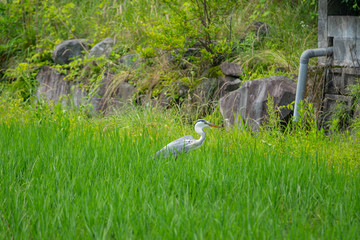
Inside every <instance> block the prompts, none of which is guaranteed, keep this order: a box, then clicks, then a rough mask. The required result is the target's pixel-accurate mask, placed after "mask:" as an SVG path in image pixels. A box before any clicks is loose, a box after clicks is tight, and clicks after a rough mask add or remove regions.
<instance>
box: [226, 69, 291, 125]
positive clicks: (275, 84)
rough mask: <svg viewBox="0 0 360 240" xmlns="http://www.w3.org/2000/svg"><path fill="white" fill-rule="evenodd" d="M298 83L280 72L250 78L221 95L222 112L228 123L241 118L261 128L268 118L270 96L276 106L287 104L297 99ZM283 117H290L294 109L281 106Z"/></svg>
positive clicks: (239, 122)
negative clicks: (254, 78) (274, 74)
mask: <svg viewBox="0 0 360 240" xmlns="http://www.w3.org/2000/svg"><path fill="white" fill-rule="evenodd" d="M295 94H296V83H295V82H294V81H292V80H290V79H289V78H287V77H284V76H276V77H269V78H263V79H258V80H254V81H246V82H244V83H243V84H242V86H241V87H240V88H239V89H238V90H235V91H233V92H230V93H229V94H227V95H225V96H224V97H222V98H221V99H220V101H219V102H220V112H221V114H222V116H223V118H224V120H225V122H226V124H227V125H228V126H233V125H234V124H235V122H237V123H238V124H241V120H240V118H242V121H243V122H244V123H246V124H249V125H250V127H251V129H252V130H258V129H259V127H260V125H261V124H263V123H264V122H265V121H266V117H267V116H268V114H267V102H268V97H271V98H272V99H273V101H274V105H275V107H281V106H286V105H288V104H290V103H292V102H293V101H294V100H295ZM279 115H280V116H279V117H280V119H282V120H285V119H287V118H289V117H290V116H291V115H292V111H291V110H290V109H288V108H281V109H280V113H279Z"/></svg>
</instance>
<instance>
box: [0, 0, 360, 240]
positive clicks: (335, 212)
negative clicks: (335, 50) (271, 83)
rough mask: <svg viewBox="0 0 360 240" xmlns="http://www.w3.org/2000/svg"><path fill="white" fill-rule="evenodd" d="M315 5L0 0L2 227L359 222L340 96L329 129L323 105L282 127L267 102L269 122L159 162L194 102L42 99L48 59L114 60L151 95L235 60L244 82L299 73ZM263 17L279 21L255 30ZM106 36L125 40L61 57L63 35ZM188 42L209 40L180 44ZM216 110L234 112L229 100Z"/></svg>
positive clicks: (106, 230)
mask: <svg viewBox="0 0 360 240" xmlns="http://www.w3.org/2000/svg"><path fill="white" fill-rule="evenodd" d="M316 8H317V2H316V1H303V0H293V1H283V0H272V1H253V0H247V1H235V0H234V1H232V0H229V1H225V3H224V1H220V0H213V1H207V0H202V1H200V0H189V1H186V0H176V1H168V0H157V1H156V0H134V1H115V0H114V1H113V0H101V1H100V0H95V1H79V0H78V1H70V0H61V1H54V0H44V1H30V0H23V1H16V0H13V1H11V0H10V1H4V0H1V1H0V37H1V38H0V64H1V66H0V70H1V71H0V79H1V85H0V94H1V95H0V139H1V142H0V159H1V161H0V179H1V182H0V199H1V201H0V216H1V217H0V238H2V239H29V238H33V239H74V238H78V239H89V238H96V239H100V238H102V239H109V238H112V239H139V238H140V239H143V238H150V239H161V238H163V239H190V238H191V239H219V238H224V239H269V238H271V239H281V238H298V239H314V238H317V239H354V238H356V236H359V235H360V216H359V212H360V205H359V204H358V203H359V201H360V179H359V177H360V174H359V164H360V158H359V154H358V153H359V152H360V145H359V140H360V131H359V128H360V126H359V125H360V122H359V121H353V122H352V124H351V126H350V127H349V128H348V129H345V131H342V132H340V131H339V127H340V126H342V123H343V122H344V121H350V120H349V119H346V116H344V114H343V112H342V109H341V108H339V109H338V110H337V112H336V114H337V115H336V116H337V118H335V119H334V120H333V122H332V124H331V125H330V132H331V134H325V131H324V130H322V129H318V126H317V120H316V115H317V113H316V112H314V110H313V108H312V106H311V105H308V106H307V107H304V108H303V109H302V112H301V121H300V123H298V124H295V123H290V124H289V125H288V126H286V127H285V126H283V124H282V123H281V122H280V121H279V119H278V118H277V115H276V109H274V108H272V105H271V103H269V105H268V108H269V115H270V117H269V121H268V124H267V125H266V126H263V128H262V129H261V130H260V131H259V132H256V133H254V132H251V131H249V130H248V129H247V128H246V127H244V129H242V130H240V129H238V128H234V129H223V130H218V129H207V130H208V131H207V134H208V137H207V140H206V141H205V144H204V146H202V147H201V148H200V149H197V150H195V151H193V152H191V153H189V154H187V155H182V156H180V157H179V158H178V159H177V160H175V159H173V158H168V159H157V160H154V159H153V158H152V157H153V154H154V153H155V152H156V151H157V150H159V149H160V148H161V147H163V146H164V145H165V144H166V143H168V142H169V141H171V140H174V139H176V138H179V137H181V136H183V135H186V134H192V135H194V131H193V127H192V124H188V123H189V122H191V121H192V120H193V119H192V117H191V116H189V112H187V111H186V109H183V108H181V107H174V108H171V109H167V110H164V109H158V108H152V107H151V106H147V107H140V106H137V105H136V103H134V104H133V105H131V106H129V107H126V108H123V109H120V110H119V111H118V112H115V113H114V114H112V115H107V116H89V114H87V113H88V112H87V110H86V107H80V108H66V107H64V106H62V105H61V104H58V105H54V104H52V103H46V102H43V101H36V102H35V101H34V98H33V94H34V91H35V89H36V84H37V83H36V79H35V76H36V74H37V72H38V70H39V68H40V67H41V66H44V65H50V66H53V67H56V68H58V69H59V71H67V73H68V74H69V76H70V77H69V79H68V80H69V81H72V80H81V81H83V84H84V85H86V84H91V83H92V82H94V80H96V79H98V78H99V77H101V76H102V74H103V73H104V71H106V70H109V69H110V70H111V71H112V72H114V73H115V74H118V75H120V76H123V75H126V76H129V78H130V81H129V82H131V83H132V84H133V85H134V86H136V87H137V91H138V92H137V93H138V94H147V95H149V96H150V97H156V95H157V94H159V92H161V91H162V90H163V89H164V88H166V87H167V86H171V85H172V83H173V82H174V81H181V82H183V83H185V84H187V85H188V86H189V87H190V88H193V87H196V85H197V84H198V83H199V82H200V81H201V79H202V78H203V77H206V73H210V74H216V73H217V71H218V69H217V66H218V64H219V61H223V60H229V61H234V62H237V63H240V64H242V65H243V66H244V77H243V80H252V79H256V78H259V77H264V76H270V75H276V74H279V73H277V72H276V68H278V67H283V68H285V70H286V71H287V74H296V73H297V70H298V69H297V68H298V59H299V56H300V54H301V52H302V51H303V50H305V49H308V48H313V47H316V45H317V34H316V33H317V29H316V21H317V19H316V17H317V15H316V14H317V9H316ZM253 21H258V22H259V21H261V22H264V23H266V24H268V26H269V28H268V32H265V33H262V34H260V32H257V31H254V25H253ZM106 37H113V38H115V39H116V40H117V45H116V46H115V47H114V49H113V52H112V55H111V56H110V58H109V59H104V58H100V59H91V58H87V57H85V59H80V60H77V61H74V62H73V63H71V64H69V65H68V66H56V65H55V64H54V63H53V62H52V60H51V52H52V51H53V49H54V46H55V45H56V44H58V43H59V42H61V41H63V40H67V39H71V38H87V39H91V40H92V41H93V43H92V44H95V43H97V42H99V41H100V40H102V39H104V38H106ZM192 46H196V47H199V48H200V49H201V50H200V52H199V54H198V55H196V56H191V57H189V56H186V55H184V51H186V49H187V48H189V47H192ZM128 53H136V54H140V56H141V58H142V59H144V61H143V64H142V65H141V66H140V67H139V68H138V69H136V70H133V71H131V72H130V73H129V72H126V70H125V69H123V68H122V67H120V66H119V65H118V64H117V63H116V59H118V58H119V57H121V56H123V55H125V54H128ZM168 54H172V56H174V58H175V60H176V61H173V62H171V61H169V60H168V57H167V56H168ZM312 63H314V62H312ZM184 66H185V67H184ZM84 69H86V71H84ZM281 74H283V73H281ZM204 75H205V76H204ZM359 92H360V88H354V89H353V90H352V94H353V95H354V96H355V97H356V96H360V94H359ZM359 99H360V97H356V98H355V101H359ZM206 119H207V120H209V121H212V122H214V123H216V124H219V125H221V124H223V123H222V117H221V115H220V113H219V110H215V111H214V112H212V113H211V114H209V115H207V116H206Z"/></svg>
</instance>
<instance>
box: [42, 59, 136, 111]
mask: <svg viewBox="0 0 360 240" xmlns="http://www.w3.org/2000/svg"><path fill="white" fill-rule="evenodd" d="M64 78H65V75H64V74H61V73H58V72H57V71H56V70H55V69H53V68H50V67H47V66H45V67H42V68H41V69H40V71H39V73H38V75H37V76H36V79H37V80H38V82H39V86H38V88H37V92H36V96H37V99H44V100H45V101H52V102H54V103H55V104H56V103H62V104H63V105H71V106H75V107H78V106H80V105H82V104H88V103H90V104H91V105H92V106H93V112H94V113H97V112H99V111H101V112H105V113H106V112H109V111H112V110H113V109H115V108H119V107H122V106H124V105H126V104H127V103H128V102H130V101H131V100H132V96H133V93H134V91H135V88H134V87H133V86H131V85H130V84H129V83H128V82H126V79H125V77H121V76H120V77H119V76H114V75H112V74H109V73H108V74H105V75H104V76H103V79H102V80H101V81H100V82H99V83H98V84H99V86H98V91H97V92H96V93H95V94H93V95H89V94H90V93H89V91H88V90H86V89H85V88H83V87H80V86H79V83H78V82H74V81H66V80H65V79H64ZM88 101H89V102H88Z"/></svg>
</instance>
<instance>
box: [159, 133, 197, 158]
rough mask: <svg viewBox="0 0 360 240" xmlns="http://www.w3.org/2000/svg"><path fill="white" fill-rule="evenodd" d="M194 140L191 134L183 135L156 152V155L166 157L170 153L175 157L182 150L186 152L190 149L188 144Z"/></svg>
mask: <svg viewBox="0 0 360 240" xmlns="http://www.w3.org/2000/svg"><path fill="white" fill-rule="evenodd" d="M194 141H195V138H193V136H191V135H187V136H184V137H182V138H179V139H176V140H175V141H172V142H171V143H169V144H168V145H166V146H165V147H163V148H162V149H160V151H158V152H157V153H156V156H160V155H162V156H163V157H167V156H169V155H170V154H173V155H175V157H177V156H178V155H179V154H180V153H182V152H185V153H186V152H188V151H189V150H190V145H191V144H192V143H193V142H194Z"/></svg>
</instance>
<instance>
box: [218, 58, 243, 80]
mask: <svg viewBox="0 0 360 240" xmlns="http://www.w3.org/2000/svg"><path fill="white" fill-rule="evenodd" d="M220 69H221V72H222V73H223V74H224V75H225V76H230V77H235V78H238V77H240V76H241V75H243V72H242V70H243V69H242V66H241V65H239V64H236V63H231V62H223V63H221V64H220Z"/></svg>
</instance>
